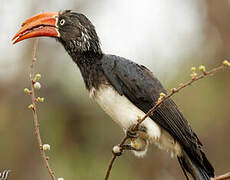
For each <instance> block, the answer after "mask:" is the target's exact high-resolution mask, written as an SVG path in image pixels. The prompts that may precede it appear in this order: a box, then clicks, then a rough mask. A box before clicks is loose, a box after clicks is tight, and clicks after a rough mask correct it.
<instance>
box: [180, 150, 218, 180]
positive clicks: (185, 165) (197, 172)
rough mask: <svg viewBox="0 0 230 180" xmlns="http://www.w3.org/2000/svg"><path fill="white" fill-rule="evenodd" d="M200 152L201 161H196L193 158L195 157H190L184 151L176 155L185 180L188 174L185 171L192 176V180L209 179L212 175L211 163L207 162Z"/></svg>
mask: <svg viewBox="0 0 230 180" xmlns="http://www.w3.org/2000/svg"><path fill="white" fill-rule="evenodd" d="M201 154H202V162H197V161H196V160H195V159H196V158H190V157H189V156H188V155H187V153H186V152H183V155H182V156H180V157H178V161H179V163H180V165H181V168H182V169H183V172H184V174H185V176H186V179H187V180H188V176H187V174H186V171H187V172H188V173H189V174H190V175H191V176H192V177H193V179H194V180H210V179H211V177H214V169H213V167H212V165H211V164H210V163H209V161H208V159H207V158H206V156H205V154H204V153H203V152H202V151H201ZM185 170H186V171H185Z"/></svg>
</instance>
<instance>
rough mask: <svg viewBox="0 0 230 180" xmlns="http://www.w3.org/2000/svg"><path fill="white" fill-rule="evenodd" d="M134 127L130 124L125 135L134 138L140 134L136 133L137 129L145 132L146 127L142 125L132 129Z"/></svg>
mask: <svg viewBox="0 0 230 180" xmlns="http://www.w3.org/2000/svg"><path fill="white" fill-rule="evenodd" d="M134 127H135V126H131V127H129V128H128V129H127V131H126V135H127V136H128V137H129V138H130V139H136V138H138V137H139V136H140V134H139V133H138V131H141V132H146V128H145V127H144V126H139V127H138V129H137V130H134Z"/></svg>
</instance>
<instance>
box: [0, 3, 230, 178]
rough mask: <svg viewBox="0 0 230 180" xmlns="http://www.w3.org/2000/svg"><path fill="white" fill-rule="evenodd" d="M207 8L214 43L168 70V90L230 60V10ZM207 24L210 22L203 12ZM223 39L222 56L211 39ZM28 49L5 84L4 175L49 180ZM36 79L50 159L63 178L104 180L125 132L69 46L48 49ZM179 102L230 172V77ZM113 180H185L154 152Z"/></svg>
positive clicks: (0, 147) (1, 112)
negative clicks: (93, 91)
mask: <svg viewBox="0 0 230 180" xmlns="http://www.w3.org/2000/svg"><path fill="white" fill-rule="evenodd" d="M90 4H92V3H91V2H90V1H86V3H83V1H82V2H81V3H80V4H79V6H78V8H79V9H80V8H81V7H84V8H87V7H89V6H90ZM178 8H180V7H178ZM197 8H198V9H199V6H198V7H197ZM205 8H206V11H207V13H206V15H205V16H206V17H205V18H206V24H205V25H204V27H205V28H204V32H205V34H206V40H205V41H204V42H203V44H198V45H197V46H199V50H198V51H197V52H196V53H195V52H193V53H188V54H187V55H185V56H184V57H183V58H181V59H180V60H179V61H177V63H175V64H174V65H173V66H171V67H168V66H166V67H165V68H164V69H161V74H160V77H163V78H162V82H163V84H164V85H165V87H166V88H168V89H171V88H172V87H177V85H178V84H179V83H180V82H185V81H187V80H188V79H189V78H190V76H189V74H190V67H191V66H198V65H200V64H204V65H206V68H207V69H208V68H211V67H214V66H215V65H219V64H220V63H221V61H222V60H223V59H226V58H230V50H229V47H230V40H229V38H230V36H229V28H230V22H229V21H228V17H229V15H230V14H229V12H230V6H229V4H228V2H227V1H225V0H223V1H214V0H211V1H205ZM33 9H34V8H31V10H32V11H33ZM200 11H202V9H200ZM200 16H201V18H203V17H202V12H201V14H200ZM169 21H170V19H169ZM127 24H128V23H127ZM127 26H128V25H127ZM213 29H214V30H213ZM15 30H16V28H15ZM216 34H218V37H219V39H218V42H219V43H217V44H218V47H215V50H214V49H213V47H212V46H210V47H209V42H210V41H209V39H211V41H213V37H214V36H215V37H216V36H217V35H216ZM24 43H25V47H24V48H23V49H24V50H23V52H21V53H20V54H18V59H19V62H20V63H18V64H17V72H16V73H15V75H14V76H13V77H11V78H7V77H6V76H2V77H1V78H0V94H1V96H0V172H1V171H3V170H5V169H10V170H11V173H10V178H9V179H10V180H11V179H12V180H14V179H15V180H16V179H17V180H31V179H33V180H41V179H49V175H48V172H47V170H46V169H45V168H44V164H43V162H42V160H41V158H40V156H39V148H38V144H37V142H36V138H35V136H34V127H33V121H32V112H31V110H29V109H28V108H27V106H28V105H29V104H30V97H29V96H28V97H27V95H25V94H24V92H23V89H24V88H25V87H28V86H29V76H28V73H29V64H30V61H31V52H32V50H31V48H32V47H31V46H32V41H29V42H24ZM187 43H188V44H189V43H190V42H187ZM185 46H186V44H185ZM207 47H209V48H207ZM203 50H204V51H203ZM182 51H183V49H182ZM59 52H60V53H59ZM213 52H215V53H213ZM9 53H14V49H13V48H12V49H11V50H10V52H7V53H5V56H4V61H7V60H8V59H7V58H8V56H7V54H9ZM149 58H150V59H151V57H149ZM146 65H149V66H150V67H153V68H152V70H153V72H155V71H158V70H157V69H154V62H148V64H146ZM166 71H174V72H175V71H176V75H175V76H173V78H169V79H170V81H169V80H167V79H168V77H165V76H164V72H166ZM36 72H39V73H40V74H41V75H42V78H41V80H40V82H41V84H42V88H41V90H40V91H38V92H37V95H39V96H41V97H45V99H46V100H45V102H44V103H43V104H40V105H39V111H38V118H39V121H40V130H41V134H42V139H43V143H48V144H50V145H51V151H49V152H48V153H47V154H48V156H49V157H50V163H51V166H52V168H53V169H54V170H55V174H56V176H57V177H64V179H86V180H87V179H94V180H99V179H100V180H101V179H103V178H104V175H105V172H106V169H107V166H108V163H109V160H110V158H111V156H112V154H111V149H112V147H113V145H115V144H117V143H119V142H120V139H121V138H122V137H123V132H122V130H121V129H120V128H119V127H118V126H117V125H116V124H115V123H114V122H113V121H112V120H111V119H110V118H109V117H108V116H107V115H106V114H105V113H104V112H103V111H102V110H101V109H100V108H99V107H98V106H97V104H96V103H95V102H93V101H92V100H91V99H89V98H88V93H87V91H86V90H85V88H84V83H83V81H82V79H81V78H80V73H79V70H78V68H77V66H76V65H75V64H74V63H73V62H72V61H71V60H70V58H69V57H68V55H67V53H64V49H63V48H62V47H61V45H59V44H55V43H50V39H44V40H41V41H40V44H39V50H38V55H37V62H36ZM165 82H167V84H166V83H165ZM173 99H174V100H175V101H176V103H177V104H178V106H179V107H180V109H181V111H182V112H183V113H184V115H185V117H186V118H187V119H188V121H189V122H190V124H191V126H192V127H193V129H194V130H195V132H197V134H198V136H199V137H200V139H201V141H202V142H203V144H204V150H205V152H206V154H207V156H208V158H209V159H210V161H211V162H212V164H213V165H214V167H215V169H216V174H222V173H224V172H226V171H228V170H229V167H230V164H229V162H230V155H229V150H230V143H229V137H230V131H229V127H230V121H229V117H230V112H229V110H230V108H229V107H230V71H224V72H219V73H218V74H216V75H215V76H213V77H209V78H207V79H204V80H201V81H199V82H197V83H195V84H194V85H192V86H190V87H188V88H186V89H184V90H183V91H181V92H180V93H179V94H177V95H175V96H174V97H173ZM111 179H126V180H143V179H144V180H145V179H159V180H164V179H165V180H166V179H167V180H169V179H172V180H173V179H184V177H183V174H182V171H181V169H180V167H179V165H178V163H177V160H176V159H171V158H170V156H169V154H167V153H165V152H161V151H160V150H159V149H157V148H156V147H155V146H151V147H150V150H149V152H148V154H147V156H146V157H144V158H143V159H137V158H136V157H134V156H133V155H132V153H129V152H127V153H125V154H124V155H123V156H122V157H121V158H119V159H118V160H117V161H116V162H115V165H114V168H113V169H112V173H111Z"/></svg>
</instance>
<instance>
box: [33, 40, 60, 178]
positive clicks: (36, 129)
mask: <svg viewBox="0 0 230 180" xmlns="http://www.w3.org/2000/svg"><path fill="white" fill-rule="evenodd" d="M37 46H38V39H37V38H36V40H35V41H34V47H33V52H32V63H31V65H30V81H31V92H30V95H31V99H32V104H31V105H30V108H31V109H32V111H33V119H34V128H35V134H36V137H37V141H38V145H39V149H40V154H41V157H42V159H43V161H44V163H45V166H46V168H47V169H48V172H49V174H50V176H51V179H52V180H56V178H55V175H54V172H53V170H52V169H51V168H50V165H49V162H48V157H47V156H46V153H45V151H44V149H43V146H42V145H43V143H42V140H41V135H40V130H39V123H38V116H37V107H36V102H37V100H36V97H35V92H34V83H35V81H34V63H35V61H36V57H35V56H36V50H37Z"/></svg>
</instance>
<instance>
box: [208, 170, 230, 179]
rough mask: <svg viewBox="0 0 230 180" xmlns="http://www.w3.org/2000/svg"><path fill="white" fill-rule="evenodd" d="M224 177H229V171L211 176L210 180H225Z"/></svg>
mask: <svg viewBox="0 0 230 180" xmlns="http://www.w3.org/2000/svg"><path fill="white" fill-rule="evenodd" d="M226 179H230V172H228V173H226V174H223V175H220V176H217V177H215V178H213V179H212V180H226Z"/></svg>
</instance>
